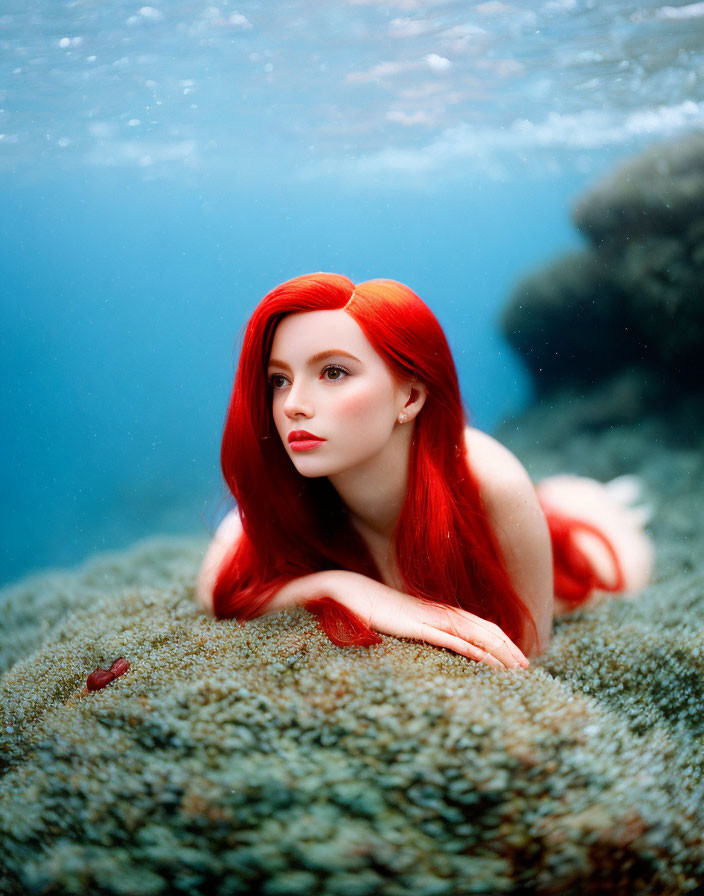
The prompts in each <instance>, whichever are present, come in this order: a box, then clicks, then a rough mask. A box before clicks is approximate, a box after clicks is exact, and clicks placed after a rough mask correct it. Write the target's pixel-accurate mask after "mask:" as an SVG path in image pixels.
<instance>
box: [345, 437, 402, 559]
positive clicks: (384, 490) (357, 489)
mask: <svg viewBox="0 0 704 896" xmlns="http://www.w3.org/2000/svg"><path fill="white" fill-rule="evenodd" d="M412 436H413V423H410V424H406V425H404V426H397V427H396V429H395V430H394V432H393V433H392V435H391V438H390V439H389V442H388V444H387V445H386V446H385V448H384V450H383V452H382V453H381V454H380V455H377V456H376V457H375V458H373V459H372V460H371V461H369V462H368V463H366V464H363V465H360V466H358V467H355V468H354V469H352V470H346V471H345V472H344V473H338V474H335V475H334V476H330V482H331V483H332V485H333V487H334V488H335V491H336V492H337V493H338V495H339V496H340V498H341V499H342V500H343V501H344V503H345V505H346V506H347V509H348V510H349V513H350V520H351V522H352V524H353V525H354V527H355V528H356V529H357V531H358V532H359V533H360V534H361V535H362V537H363V538H365V540H366V541H367V542H368V543H369V541H370V540H373V541H375V542H376V543H379V541H380V540H382V539H383V540H385V541H387V542H390V541H391V537H392V535H393V532H394V529H395V528H396V524H397V522H398V520H399V517H400V516H401V508H402V507H403V503H404V501H405V500H406V493H407V491H408V469H409V462H410V452H411V438H412Z"/></svg>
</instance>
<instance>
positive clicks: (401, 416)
mask: <svg viewBox="0 0 704 896" xmlns="http://www.w3.org/2000/svg"><path fill="white" fill-rule="evenodd" d="M398 422H399V423H405V422H406V415H405V414H404V413H403V412H401V413H400V414H399V415H398Z"/></svg>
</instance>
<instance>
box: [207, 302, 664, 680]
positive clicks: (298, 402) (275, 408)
mask: <svg viewBox="0 0 704 896" xmlns="http://www.w3.org/2000/svg"><path fill="white" fill-rule="evenodd" d="M268 377H269V381H270V383H271V385H272V390H273V401H272V414H273V419H274V423H275V425H276V429H277V431H278V433H279V436H280V438H281V441H282V444H283V446H284V448H285V450H286V452H287V454H288V456H289V458H290V460H291V462H292V463H293V464H294V466H295V467H296V469H297V470H298V472H299V473H300V474H301V475H302V476H305V477H322V476H326V477H327V478H328V479H329V480H330V482H331V483H332V485H333V486H334V488H335V489H336V491H337V492H338V494H339V495H340V497H341V499H342V501H343V502H344V504H345V505H346V507H347V509H348V512H349V515H350V520H351V523H352V525H354V526H355V528H356V529H357V531H358V532H359V533H360V535H361V536H362V538H363V539H364V541H365V542H366V544H367V546H368V548H369V550H370V552H371V554H372V556H373V557H374V559H375V561H376V563H377V565H378V567H379V571H380V573H381V577H382V581H381V582H378V581H376V580H374V579H370V578H368V577H366V576H363V575H360V574H359V573H354V572H350V571H345V570H329V571H325V572H318V573H313V574H311V575H307V576H302V577H301V578H298V579H295V580H293V581H291V582H289V583H288V584H287V585H285V586H284V587H282V588H281V589H280V590H279V591H278V592H277V593H276V594H274V596H273V597H272V599H271V600H270V601H269V602H268V603H267V605H266V608H265V610H264V612H267V613H269V612H278V611H280V610H285V609H288V608H290V607H293V606H297V605H301V604H304V603H305V602H307V601H308V600H313V599H316V598H322V597H331V598H333V599H334V600H336V601H338V602H339V603H340V604H343V605H344V606H346V607H347V608H348V609H350V610H351V611H353V612H354V613H356V614H357V615H358V616H360V617H361V618H362V619H364V620H365V621H366V622H367V624H368V625H369V627H370V628H372V629H374V630H375V631H378V632H381V633H383V634H387V635H394V636H396V637H407V638H413V639H418V640H422V641H426V642H428V643H430V644H434V645H436V646H439V647H446V648H448V649H450V650H453V651H455V652H456V653H459V654H461V655H463V656H466V657H468V658H470V659H473V660H476V661H478V662H483V663H486V664H488V665H491V666H495V667H501V668H517V667H526V666H527V665H528V659H527V657H526V654H528V655H529V656H534V655H537V654H539V653H541V652H542V651H543V650H545V649H546V647H547V646H548V644H549V641H550V633H551V627H552V620H553V617H554V616H555V615H559V614H560V613H562V612H565V611H566V610H567V608H566V607H565V606H564V605H562V604H561V602H560V601H559V600H558V599H556V598H554V597H553V572H552V548H551V543H550V534H549V531H548V527H547V523H546V520H545V516H544V513H543V510H542V509H541V506H540V504H539V502H538V498H537V494H536V489H535V488H534V486H533V483H532V482H531V480H530V477H529V476H528V474H527V472H526V470H525V469H524V467H523V465H522V464H521V463H520V461H519V460H518V459H517V458H516V457H515V456H514V455H513V454H512V453H511V452H510V451H509V450H508V449H507V448H505V447H504V446H503V445H501V444H500V443H499V442H497V441H496V439H494V438H492V437H491V436H489V435H487V434H485V433H483V432H481V431H479V430H477V429H473V428H471V427H467V428H466V430H465V444H466V448H467V461H468V464H469V466H470V468H471V469H472V471H473V473H474V475H475V476H476V479H477V481H478V483H479V488H480V492H481V495H482V499H483V501H484V504H485V507H486V511H487V514H488V518H489V523H490V525H491V527H492V529H493V531H494V533H495V535H496V539H497V542H498V545H499V548H500V551H501V554H502V558H503V561H504V564H505V567H506V571H507V573H508V575H509V577H510V579H511V583H512V585H513V587H514V589H515V591H516V593H517V594H518V595H519V597H520V598H521V600H522V601H523V603H524V604H525V606H526V608H527V609H528V611H529V612H530V614H531V616H532V618H533V621H534V623H535V627H536V630H537V636H538V640H537V642H531V643H526V644H514V643H513V642H512V641H511V640H510V639H509V638H508V637H507V636H506V634H505V633H504V632H503V631H502V630H501V629H500V628H499V627H498V626H496V625H495V624H493V623H491V622H489V621H487V620H485V619H481V618H480V617H478V616H475V615H473V614H472V613H468V612H467V611H465V610H461V609H457V608H454V607H436V606H433V605H430V604H428V603H426V602H423V601H421V600H419V599H418V598H416V597H413V596H412V595H409V594H406V593H404V592H403V590H402V587H403V586H402V582H401V577H400V574H399V570H398V569H397V566H396V562H395V554H394V549H393V544H392V533H393V531H394V528H395V526H396V523H397V522H398V518H399V514H400V512H401V507H402V505H403V501H404V498H405V495H406V490H407V487H408V464H409V456H410V446H411V439H412V436H413V430H414V426H415V420H416V418H417V416H418V415H419V414H420V413H422V410H423V405H424V404H425V401H426V398H427V389H426V386H425V384H423V383H421V382H418V381H416V380H411V381H408V382H398V381H397V380H396V379H395V378H394V377H393V376H392V374H391V372H390V371H389V369H388V368H387V367H386V365H385V363H384V362H383V360H382V359H381V357H380V356H379V355H378V354H377V353H376V351H375V350H374V349H373V347H372V346H371V344H370V343H369V341H368V340H367V338H366V337H365V335H364V333H363V331H362V330H361V328H360V327H359V325H358V324H357V323H356V322H355V321H354V319H353V318H352V317H351V316H350V315H348V314H347V313H346V312H345V311H344V310H339V311H313V312H307V313H305V314H292V315H290V316H288V317H286V318H285V319H284V320H283V321H282V322H281V323H280V324H279V326H278V327H277V330H276V333H275V334H274V341H273V344H272V349H271V355H270V358H269V364H268ZM311 437H312V439H311ZM291 439H293V441H290V440H291ZM625 478H626V479H627V478H628V477H625ZM626 485H628V483H624V482H621V483H619V484H618V485H617V481H614V483H611V484H609V486H606V487H605V486H602V485H600V484H599V483H596V482H594V481H593V480H588V479H584V478H580V477H569V476H567V477H552V478H551V479H550V480H546V481H545V483H544V484H543V483H541V485H540V486H539V490H541V486H542V490H541V494H542V500H543V501H547V502H548V503H549V504H551V505H552V506H554V507H557V508H558V509H560V506H561V509H562V510H564V511H565V512H567V513H568V514H569V513H571V512H572V511H574V509H575V508H579V510H580V511H581V514H582V516H583V517H584V518H586V519H589V518H591V519H592V520H593V521H594V522H595V523H598V524H599V525H600V527H601V528H602V530H604V531H606V533H607V534H608V536H609V538H610V540H611V542H612V544H613V545H614V546H615V549H616V551H617V554H618V555H619V560H620V562H621V565H622V567H623V570H624V575H625V579H626V588H627V590H628V591H632V592H635V591H637V590H639V589H640V588H642V587H644V585H645V584H647V582H648V581H649V578H650V574H651V570H652V548H651V545H650V542H649V540H648V538H647V536H645V535H644V533H642V531H641V526H642V522H643V518H641V517H640V514H641V513H642V512H643V510H644V508H637V509H632V508H629V507H627V506H626V505H627V504H628V503H629V502H628V501H623V500H618V501H617V500H613V498H614V495H615V491H618V490H620V491H621V492H623V489H624V486H626ZM614 486H615V487H616V488H615V489H614V488H613V487H614ZM609 487H612V488H611V491H610V492H609V495H607V490H608V489H609ZM621 498H623V495H621ZM241 532H242V528H241V523H240V519H239V515H238V513H237V511H236V510H235V511H232V512H230V513H229V514H228V515H227V516H226V517H225V519H224V520H223V521H222V523H221V524H220V525H219V527H218V529H217V531H216V533H215V536H214V538H213V541H212V542H211V544H210V546H209V548H208V550H207V552H206V555H205V558H204V560H203V563H202V566H201V570H200V573H199V576H198V581H197V587H196V592H197V596H198V599H199V601H200V603H201V605H202V606H203V608H204V609H205V610H207V611H209V612H212V592H213V587H214V583H215V579H216V577H217V572H218V570H219V568H220V565H221V563H222V561H223V559H224V557H225V555H226V554H227V553H228V551H229V550H230V549H231V548H232V547H233V545H234V544H235V543H236V541H237V540H238V538H239V537H240V535H241ZM578 538H579V543H580V546H581V547H582V549H583V550H584V552H585V553H586V554H587V556H588V557H589V558H590V560H591V561H592V562H593V563H594V564H595V565H596V566H597V568H601V569H602V571H603V574H604V575H605V577H606V579H607V580H608V579H609V576H610V572H611V570H610V569H609V564H610V561H609V559H608V556H605V555H604V548H603V545H602V544H600V543H599V541H598V540H595V539H594V537H593V536H590V535H588V534H587V535H581V534H580V535H579V536H578ZM602 597H603V595H600V594H599V593H598V592H597V593H596V594H595V595H594V597H593V598H592V599H590V602H596V601H598V600H599V599H602ZM524 651H525V653H524Z"/></svg>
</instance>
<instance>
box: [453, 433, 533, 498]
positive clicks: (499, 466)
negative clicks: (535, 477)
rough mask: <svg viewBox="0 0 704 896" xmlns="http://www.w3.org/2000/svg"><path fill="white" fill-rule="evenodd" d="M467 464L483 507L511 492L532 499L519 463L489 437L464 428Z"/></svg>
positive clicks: (511, 454) (529, 484) (531, 492)
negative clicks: (528, 496)
mask: <svg viewBox="0 0 704 896" xmlns="http://www.w3.org/2000/svg"><path fill="white" fill-rule="evenodd" d="M464 436H465V445H466V447H467V464H468V465H469V468H470V470H471V471H472V472H473V473H474V475H475V476H476V478H477V482H478V483H479V489H480V491H481V494H482V498H484V500H485V501H486V502H487V504H490V503H493V502H494V501H495V500H497V499H501V498H502V497H503V496H505V495H506V494H507V492H510V493H512V494H513V495H514V496H517V494H521V493H523V494H526V495H530V496H531V497H533V492H534V489H533V483H532V481H531V479H530V476H529V475H528V473H527V471H526V469H525V467H524V466H523V464H522V463H521V462H520V460H519V459H518V458H517V457H516V455H515V454H513V453H512V452H511V451H509V449H508V448H506V447H505V445H502V444H501V442H498V441H497V440H496V439H495V438H493V436H490V435H488V434H487V433H485V432H482V431H481V430H479V429H473V428H472V427H471V426H467V427H465V431H464Z"/></svg>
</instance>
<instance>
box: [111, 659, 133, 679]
mask: <svg viewBox="0 0 704 896" xmlns="http://www.w3.org/2000/svg"><path fill="white" fill-rule="evenodd" d="M129 667H130V664H129V661H128V660H126V659H125V658H124V657H120V658H119V659H117V660H115V662H114V663H113V664H112V666H110V671H111V672H112V674H113V675H114V676H115V678H119V677H120V675H124V674H125V672H127V670H128V669H129Z"/></svg>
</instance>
